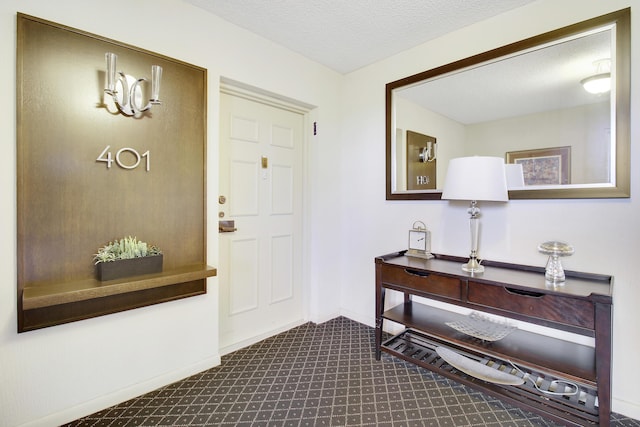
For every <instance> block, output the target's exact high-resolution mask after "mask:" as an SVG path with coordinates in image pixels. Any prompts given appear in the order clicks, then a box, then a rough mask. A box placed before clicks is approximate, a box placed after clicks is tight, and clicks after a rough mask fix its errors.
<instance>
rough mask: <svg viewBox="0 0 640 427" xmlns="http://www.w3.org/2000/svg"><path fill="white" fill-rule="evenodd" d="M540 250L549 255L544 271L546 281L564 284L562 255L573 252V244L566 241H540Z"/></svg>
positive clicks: (553, 283) (552, 283)
mask: <svg viewBox="0 0 640 427" xmlns="http://www.w3.org/2000/svg"><path fill="white" fill-rule="evenodd" d="M538 251H539V252H540V253H543V254H545V255H549V260H548V261H547V266H546V269H545V273H544V278H545V280H546V282H547V283H548V284H551V285H554V286H556V285H562V284H564V280H565V275H564V269H563V268H562V262H561V261H560V257H563V256H569V255H571V254H573V252H574V250H573V246H571V245H570V244H568V243H565V242H558V241H549V242H544V243H540V245H538Z"/></svg>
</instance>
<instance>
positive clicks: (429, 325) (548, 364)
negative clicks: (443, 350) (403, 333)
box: [383, 301, 597, 387]
mask: <svg viewBox="0 0 640 427" xmlns="http://www.w3.org/2000/svg"><path fill="white" fill-rule="evenodd" d="M383 317H384V319H387V320H391V321H393V322H397V323H400V324H402V325H404V326H406V327H407V328H412V329H415V330H419V331H428V332H429V335H431V336H433V337H436V338H438V339H441V340H444V341H447V342H452V343H454V344H456V345H458V346H459V347H463V348H468V349H470V350H472V351H474V350H475V351H478V352H481V353H483V354H488V355H491V356H494V357H497V358H500V359H509V360H512V361H513V362H515V363H518V364H521V365H527V366H531V367H532V368H534V369H543V370H545V371H547V372H550V373H554V374H556V375H561V376H566V377H567V378H569V379H571V380H574V381H578V382H583V383H585V384H588V385H591V386H594V387H595V386H596V384H597V382H596V378H597V375H596V364H595V361H596V354H595V349H594V348H593V347H590V346H587V345H582V344H576V343H573V342H570V341H566V340H562V339H557V338H553V337H548V336H544V335H540V334H537V333H533V332H529V331H525V330H522V329H516V330H515V331H513V332H512V333H510V334H509V335H508V336H507V337H505V338H503V339H501V340H498V341H493V342H488V341H483V340H480V339H478V338H474V337H471V336H469V335H466V334H464V333H462V332H458V331H456V330H455V329H453V328H451V327H450V326H447V323H448V322H456V321H460V320H463V319H464V318H465V316H464V315H461V314H458V313H454V312H451V311H448V310H443V309H440V308H436V307H431V306H428V305H425V304H421V303H418V302H415V301H410V302H407V303H404V304H400V305H397V306H395V307H393V308H391V309H389V310H387V311H385V312H384V314H383Z"/></svg>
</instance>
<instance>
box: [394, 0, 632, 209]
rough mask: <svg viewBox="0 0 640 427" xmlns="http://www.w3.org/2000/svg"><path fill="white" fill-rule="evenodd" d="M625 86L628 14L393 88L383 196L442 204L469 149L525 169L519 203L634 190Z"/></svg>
mask: <svg viewBox="0 0 640 427" xmlns="http://www.w3.org/2000/svg"><path fill="white" fill-rule="evenodd" d="M594 76H600V77H607V76H608V77H610V78H609V80H608V82H609V85H610V87H609V89H608V90H607V89H603V90H602V91H600V92H597V93H591V92H588V91H587V90H586V88H585V86H584V83H586V82H587V80H589V81H593V80H596V79H595V78H592V77H594ZM629 90H630V11H629V9H625V10H621V11H618V12H614V13H611V14H608V15H604V16H601V17H598V18H594V19H590V20H588V21H584V22H581V23H578V24H574V25H571V26H568V27H565V28H561V29H558V30H555V31H552V32H549V33H545V34H541V35H539V36H535V37H532V38H529V39H526V40H522V41H519V42H516V43H513V44H510V45H507V46H503V47H500V48H497V49H494V50H491V51H488V52H484V53H481V54H478V55H475V56H473V57H469V58H466V59H462V60H459V61H456V62H453V63H450V64H447V65H443V66H441V67H438V68H434V69H432V70H428V71H424V72H422V73H418V74H415V75H413V76H409V77H406V78H403V79H400V80H397V81H394V82H391V83H388V84H387V85H386V120H387V123H386V132H387V135H386V145H387V146H386V155H387V165H386V173H387V182H386V185H387V192H386V194H387V200H430V199H431V200H432V199H440V196H441V189H442V188H443V184H444V177H445V176H446V172H447V171H446V168H447V165H448V163H449V160H451V159H452V158H455V157H463V156H472V155H483V156H498V157H503V158H504V159H505V162H506V163H514V164H521V165H522V167H523V170H524V177H523V178H524V183H523V182H522V181H520V183H519V184H511V186H510V189H509V197H510V198H513V199H542V198H608V197H618V198H623V197H629V191H630V188H629V187H630V183H629V173H630V171H629V168H630V166H629V149H630V130H629V127H630V126H629V120H630V118H629V109H630V100H629V98H630V95H629Z"/></svg>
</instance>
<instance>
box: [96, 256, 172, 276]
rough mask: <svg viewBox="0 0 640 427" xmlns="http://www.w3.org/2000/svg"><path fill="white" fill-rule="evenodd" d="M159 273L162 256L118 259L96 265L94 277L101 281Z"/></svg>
mask: <svg viewBox="0 0 640 427" xmlns="http://www.w3.org/2000/svg"><path fill="white" fill-rule="evenodd" d="M161 271H162V255H153V256H146V257H140V258H130V259H120V260H117V261H111V262H101V263H98V264H97V265H96V275H97V277H98V280H101V281H106V280H114V279H120V278H122V277H130V276H139V275H141V274H152V273H160V272H161Z"/></svg>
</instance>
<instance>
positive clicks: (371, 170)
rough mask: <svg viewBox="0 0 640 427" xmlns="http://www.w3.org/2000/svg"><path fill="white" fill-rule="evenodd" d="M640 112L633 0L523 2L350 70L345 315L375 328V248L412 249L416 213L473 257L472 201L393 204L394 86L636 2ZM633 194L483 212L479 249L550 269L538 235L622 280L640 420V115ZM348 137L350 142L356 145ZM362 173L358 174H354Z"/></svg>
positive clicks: (622, 342) (623, 398)
mask: <svg viewBox="0 0 640 427" xmlns="http://www.w3.org/2000/svg"><path fill="white" fill-rule="evenodd" d="M632 4H633V5H634V6H635V9H634V10H633V11H632V26H633V28H634V29H635V30H636V31H632V33H633V36H632V37H633V40H632V43H631V45H632V70H635V71H633V73H632V75H633V76H634V77H635V78H636V81H635V82H632V91H633V92H632V105H631V116H632V117H637V114H638V106H639V101H640V84H638V80H637V77H638V76H639V74H638V72H637V70H638V69H640V63H639V62H638V61H639V60H640V34H639V32H638V31H637V29H638V28H640V9H638V6H637V2H635V1H633V0H611V1H607V2H603V1H599V0H563V1H562V2H558V1H557V0H538V1H536V2H533V3H530V4H528V5H527V6H525V7H522V8H520V9H516V10H513V11H511V12H508V13H506V14H504V15H500V16H497V17H494V18H492V19H490V20H487V21H485V22H482V23H479V24H476V25H472V26H469V27H466V28H464V29H462V30H459V31H456V32H454V33H451V34H448V35H445V36H443V37H441V38H440V39H438V40H434V41H433V42H430V43H426V44H424V45H421V46H419V47H416V48H414V49H411V50H409V51H406V52H403V53H402V54H399V55H396V56H394V57H392V58H389V59H387V60H385V61H381V62H379V63H376V64H374V65H372V66H369V67H366V68H363V69H361V70H359V71H356V72H353V73H351V74H349V75H347V76H346V85H345V98H344V117H345V123H344V126H343V140H344V141H345V143H344V144H343V145H342V158H343V159H344V160H343V171H342V176H343V187H342V188H343V191H342V194H341V196H342V200H343V201H342V206H343V210H342V215H343V220H342V224H343V226H344V229H343V234H344V239H341V244H342V245H343V251H344V253H345V257H344V262H343V265H342V275H341V276H342V278H343V281H342V287H341V290H342V307H343V313H344V314H346V315H348V316H350V317H352V318H354V319H360V320H362V321H364V322H366V323H368V324H369V325H373V323H374V298H375V296H374V292H373V289H374V288H373V287H374V280H375V276H374V264H373V259H374V257H375V256H377V255H381V254H384V253H390V252H394V251H397V250H401V249H404V248H406V239H407V230H408V229H409V228H410V227H411V225H412V224H413V222H414V221H415V220H422V221H424V222H425V224H426V225H427V227H429V228H431V229H432V232H433V242H432V249H433V250H434V252H440V253H446V254H452V255H460V256H467V255H468V253H469V250H468V247H469V244H468V236H467V234H468V231H467V227H466V221H467V218H468V215H467V213H466V209H467V206H466V204H464V203H457V202H447V201H424V202H419V201H413V202H407V201H385V194H384V188H385V172H384V171H385V164H384V161H385V159H384V152H385V138H384V135H385V129H384V117H385V112H384V105H385V102H384V96H385V92H384V85H385V83H387V82H391V81H395V80H397V79H399V78H402V77H405V76H408V75H411V74H414V73H417V72H419V71H422V70H427V69H430V68H433V67H436V66H439V65H443V64H446V63H449V62H452V61H454V60H458V59H461V58H464V57H467V56H469V55H472V54H475V53H479V52H483V51H486V50H489V49H492V48H495V47H498V46H502V45H505V44H507V43H511V42H514V41H517V40H521V39H524V38H527V37H530V36H533V35H535V34H539V33H542V32H545V31H549V30H552V29H555V28H559V27H562V26H565V25H569V24H572V23H574V22H578V21H582V20H585V19H588V18H591V17H594V16H598V15H602V14H605V13H608V12H611V11H614V10H618V9H622V8H625V7H628V6H631V5H632ZM631 126H632V129H631V137H632V148H631V156H632V157H631V164H632V168H631V169H632V170H631V183H632V197H631V198H630V199H619V200H616V199H613V200H514V201H511V202H509V203H508V204H506V205H501V206H490V205H486V206H485V207H484V209H483V217H482V227H483V230H482V238H481V239H482V243H481V247H480V251H481V252H482V256H483V257H484V258H487V259H494V260H504V261H510V262H516V263H523V264H533V265H540V266H542V265H544V263H545V261H546V259H545V257H544V256H543V255H541V254H539V253H538V252H537V250H536V247H537V245H538V244H539V243H540V242H543V241H545V240H550V239H561V240H566V241H568V242H570V243H572V244H573V245H574V246H575V248H576V252H575V254H574V255H573V256H571V257H569V258H566V259H565V260H564V265H565V267H566V268H567V269H571V270H578V271H588V272H594V273H604V274H612V275H614V276H615V291H614V337H613V341H614V348H613V399H614V401H613V408H614V411H616V412H620V413H623V414H627V415H630V416H633V417H634V418H640V389H639V388H638V387H637V384H638V383H639V382H640V370H639V369H637V359H638V357H637V354H638V353H639V352H640V335H639V334H638V332H637V325H638V324H640V310H638V309H637V305H638V301H640V286H638V283H637V276H638V275H637V262H638V261H637V260H638V255H639V252H640V246H639V245H638V242H639V241H640V225H639V223H638V221H639V220H638V218H640V200H638V199H637V197H635V196H637V183H638V177H639V175H640V169H639V168H638V165H639V164H640V158H639V157H640V151H639V150H638V149H637V146H638V143H639V142H640V141H639V138H640V122H639V121H638V120H632V123H631ZM347 142H348V143H347ZM354 171H355V172H354Z"/></svg>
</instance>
